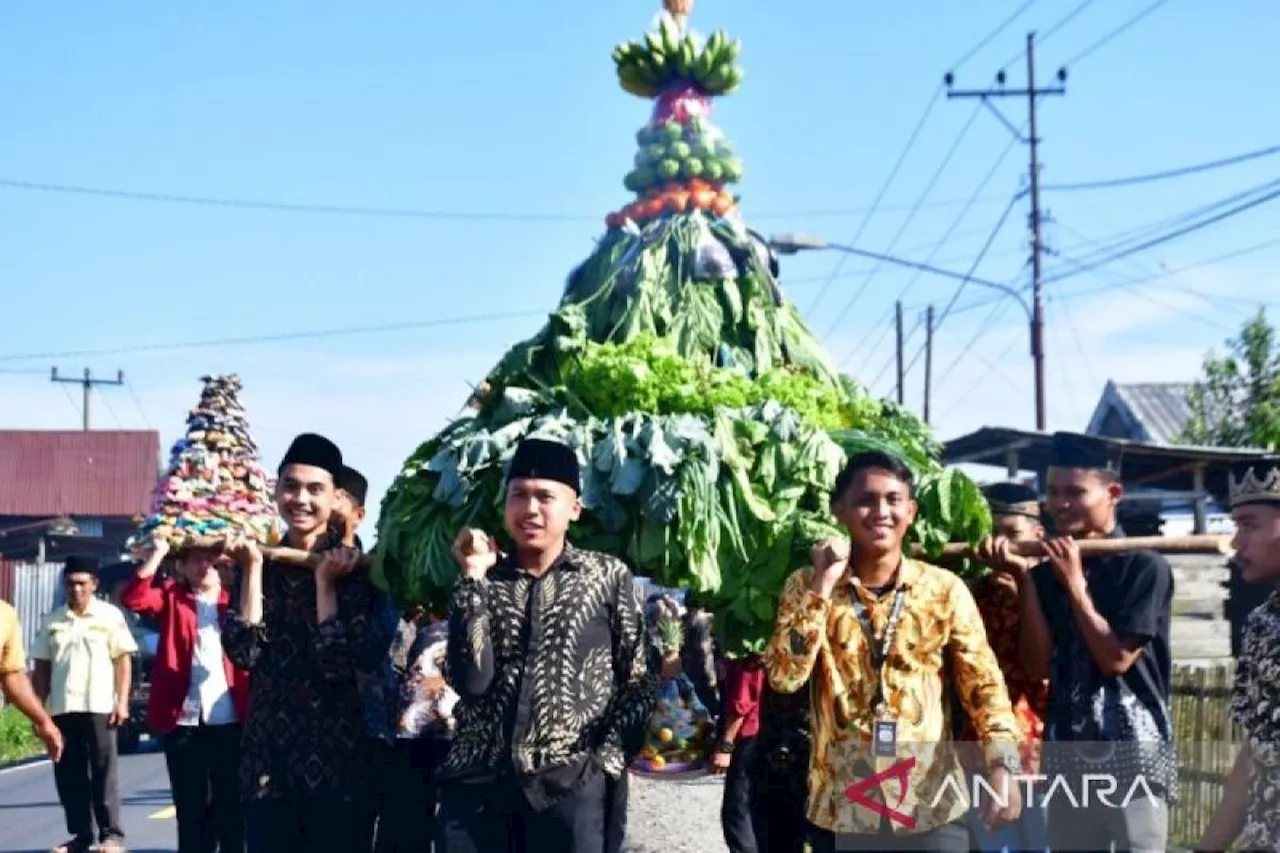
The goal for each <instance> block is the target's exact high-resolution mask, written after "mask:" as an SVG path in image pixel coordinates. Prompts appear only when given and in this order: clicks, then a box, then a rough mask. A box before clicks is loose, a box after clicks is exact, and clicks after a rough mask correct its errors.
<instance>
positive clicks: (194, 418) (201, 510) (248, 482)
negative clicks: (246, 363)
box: [128, 374, 279, 557]
mask: <svg viewBox="0 0 1280 853" xmlns="http://www.w3.org/2000/svg"><path fill="white" fill-rule="evenodd" d="M201 381H203V382H204V391H203V393H201V395H200V402H199V404H197V405H196V407H195V408H194V409H192V410H191V413H190V415H188V417H187V433H186V435H185V436H184V437H182V438H180V439H178V441H177V442H176V443H175V444H174V445H173V450H172V451H171V453H170V457H169V468H168V474H167V476H166V477H165V478H164V479H162V480H161V481H160V483H159V484H158V485H157V487H156V492H155V498H154V500H153V502H152V509H151V514H150V515H149V516H148V517H147V518H146V519H145V520H144V521H143V522H142V524H141V525H140V526H139V528H138V531H137V533H135V534H134V536H133V537H131V538H130V540H129V542H128V549H129V551H130V552H131V553H133V554H134V556H135V557H137V556H140V555H141V553H142V552H143V551H144V550H145V549H146V546H147V543H148V542H149V541H150V540H151V538H152V537H153V536H154V534H155V532H156V531H157V530H163V531H165V533H166V535H167V537H168V540H169V546H170V548H171V549H173V550H175V551H178V550H182V549H183V548H189V547H192V546H194V545H204V544H210V543H214V542H216V541H217V540H219V539H222V538H223V537H226V536H230V535H233V534H237V533H242V534H245V535H248V536H251V537H253V538H254V539H256V540H257V541H259V542H262V543H264V544H268V545H274V544H276V543H277V542H278V541H279V524H278V521H277V516H276V509H275V502H274V500H273V498H272V491H273V488H274V483H273V482H272V481H271V479H270V478H269V477H268V476H267V474H266V472H265V471H264V470H263V468H262V465H261V464H260V463H259V461H258V446H257V445H256V444H255V443H254V441H253V438H252V437H251V436H250V435H249V424H248V421H247V419H246V418H245V413H244V408H243V407H242V406H241V405H240V390H241V387H242V386H241V384H240V377H238V376H236V375H234V374H230V375H226V376H205V377H202V380H201Z"/></svg>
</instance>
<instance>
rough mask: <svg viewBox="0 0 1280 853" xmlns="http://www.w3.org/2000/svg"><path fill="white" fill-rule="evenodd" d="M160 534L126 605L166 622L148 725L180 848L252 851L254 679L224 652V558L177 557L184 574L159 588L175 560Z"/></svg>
mask: <svg viewBox="0 0 1280 853" xmlns="http://www.w3.org/2000/svg"><path fill="white" fill-rule="evenodd" d="M159 533H160V534H161V535H158V536H157V537H155V538H154V539H153V540H152V550H151V554H150V556H149V557H148V558H147V560H146V562H144V563H143V564H142V565H141V566H139V567H138V570H137V572H136V573H135V574H134V576H133V579H132V580H131V581H130V582H129V583H128V585H127V586H126V587H125V588H124V590H123V592H122V593H121V594H120V600H121V602H122V603H123V604H124V606H125V607H127V608H128V609H130V610H132V611H133V612H135V613H137V614H139V615H142V616H149V617H152V618H154V619H156V620H157V621H158V622H159V623H160V643H159V648H158V650H157V652H156V657H155V660H154V661H153V662H152V664H151V701H150V704H149V705H148V707H147V727H148V728H149V729H150V730H151V731H152V732H153V733H155V734H156V735H158V736H160V737H161V738H162V739H163V741H164V755H165V763H166V764H167V765H168V768H169V786H170V788H171V789H172V791H173V805H174V809H175V810H176V812H177V818H178V851H179V853H210V851H213V850H215V849H216V850H218V851H219V853H244V814H243V810H242V809H241V806H240V792H239V781H238V772H239V765H240V724H241V722H242V721H243V720H244V719H245V711H246V702H247V698H248V674H247V673H245V672H244V671H243V670H239V669H236V668H235V667H234V666H232V665H231V662H230V661H229V660H228V659H227V656H226V655H225V654H224V652H223V650H222V624H223V620H224V619H225V618H226V614H227V602H228V600H229V598H230V596H229V593H228V591H227V590H226V589H224V588H223V586H222V582H221V578H220V576H219V571H218V569H219V562H220V560H221V559H222V555H221V552H220V551H218V550H186V551H182V552H180V553H179V554H177V555H176V556H177V567H176V571H175V573H174V574H175V577H174V578H165V579H162V580H159V581H157V580H156V577H155V575H156V570H157V569H159V568H160V564H161V563H162V562H164V559H165V557H166V556H168V554H169V545H168V541H167V539H166V538H165V537H164V535H163V532H162V531H161V532H159ZM215 844H216V845H217V846H216V847H215Z"/></svg>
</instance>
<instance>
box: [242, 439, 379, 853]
mask: <svg viewBox="0 0 1280 853" xmlns="http://www.w3.org/2000/svg"><path fill="white" fill-rule="evenodd" d="M342 472H343V464H342V453H341V452H340V451H339V450H338V448H337V447H336V446H335V445H334V444H333V442H331V441H329V440H328V439H326V438H324V437H322V436H318V435H314V434H310V433H308V434H304V435H300V436H298V437H297V438H296V439H294V442H293V444H292V445H291V446H290V447H289V450H288V452H287V453H286V454H285V457H284V461H283V462H281V464H280V469H279V472H278V473H279V480H278V482H277V485H276V503H277V505H278V507H279V510H280V515H281V516H282V517H283V519H284V521H285V523H286V524H287V525H288V532H287V534H286V536H285V544H286V545H288V546H289V547H292V548H298V549H301V550H305V551H313V552H322V557H321V558H320V560H319V562H318V564H317V565H316V566H315V568H314V569H311V568H305V567H297V566H292V565H286V564H283V563H276V562H272V561H264V560H263V556H262V552H261V551H260V550H259V549H258V546H257V544H256V543H254V542H252V541H249V540H246V539H239V540H237V541H236V542H234V543H232V545H231V547H230V550H231V552H232V553H234V554H235V556H236V557H237V559H238V560H239V562H240V565H241V570H242V571H243V573H244V577H243V578H242V584H241V586H242V594H241V603H240V612H239V613H233V614H231V615H230V616H229V618H228V620H227V624H226V626H225V628H224V629H223V645H224V647H225V648H226V650H227V654H228V656H230V658H231V660H232V661H233V662H234V663H236V664H237V665H238V666H240V667H242V668H244V669H247V670H249V673H250V677H249V713H248V719H247V720H246V722H245V727H244V740H243V744H242V750H243V757H242V759H241V764H240V788H241V795H242V797H243V798H244V800H245V804H246V805H245V810H246V817H247V823H248V833H247V845H246V847H247V850H248V851H249V853H267V851H277V850H289V851H302V853H318V851H334V853H351V851H356V850H359V849H361V844H362V842H363V841H366V839H365V829H366V827H367V822H366V820H365V815H366V814H367V792H368V790H369V784H370V780H369V775H370V773H369V766H368V755H367V753H366V751H365V750H364V748H363V747H364V746H365V742H364V740H363V737H362V736H363V733H364V724H365V723H364V717H363V707H362V702H361V697H360V689H359V684H358V679H357V672H358V671H366V672H367V671H372V670H376V668H377V666H378V665H379V663H381V661H382V658H383V656H384V655H385V654H386V653H387V647H388V646H389V645H390V642H391V636H390V633H389V632H388V631H387V630H386V628H385V624H384V621H383V620H382V619H381V618H380V613H381V612H382V607H383V601H384V598H383V594H382V593H381V592H380V591H379V590H378V589H377V588H376V587H374V585H373V583H372V581H371V580H370V579H369V576H368V573H367V572H366V571H364V570H363V569H361V568H360V567H359V564H360V552H359V551H358V550H356V549H355V548H348V547H343V546H342V544H341V543H340V542H339V541H338V538H337V536H335V535H334V532H333V531H332V530H331V528H330V525H329V522H330V516H331V514H332V513H333V509H334V506H335V503H336V501H337V487H336V485H335V481H336V479H337V478H339V477H341V476H342ZM365 849H368V848H367V847H366V848H365Z"/></svg>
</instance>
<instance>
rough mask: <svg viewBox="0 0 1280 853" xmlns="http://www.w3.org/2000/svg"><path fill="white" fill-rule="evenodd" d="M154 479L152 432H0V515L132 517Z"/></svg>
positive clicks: (156, 454) (156, 443) (145, 504)
mask: <svg viewBox="0 0 1280 853" xmlns="http://www.w3.org/2000/svg"><path fill="white" fill-rule="evenodd" d="M159 476H160V434H159V433H158V432H155V431H154V430H152V431H133V430H92V431H89V432H84V431H76V432H69V431H68V432H64V431H54V430H0V515H19V516H36V517H52V516H62V515H70V516H76V515H79V516H99V517H102V516H133V515H136V514H139V513H145V512H147V510H148V509H150V506H151V493H152V491H153V490H154V489H155V486H156V480H157V479H158V478H159Z"/></svg>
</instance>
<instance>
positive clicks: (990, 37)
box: [951, 0, 1092, 68]
mask: <svg viewBox="0 0 1280 853" xmlns="http://www.w3.org/2000/svg"><path fill="white" fill-rule="evenodd" d="M1035 2H1036V0H1027V2H1025V3H1023V4H1022V5H1021V6H1019V7H1018V8H1017V9H1015V10H1014V11H1013V12H1012V13H1011V14H1010V15H1009V17H1007V18H1005V19H1004V20H1003V21H1001V22H1000V23H999V24H998V25H996V28H995V29H994V30H992V31H991V32H990V33H988V34H987V36H986V37H985V38H983V39H982V41H980V42H978V43H977V44H976V45H974V46H973V47H972V48H971V49H970V50H969V52H968V53H966V54H965V55H964V56H962V57H960V58H959V59H958V60H956V61H955V62H953V63H951V67H952V68H959V67H960V66H961V65H964V64H965V63H966V62H968V61H969V60H970V59H973V58H974V57H975V56H977V55H978V54H979V53H980V52H981V51H982V49H983V48H984V47H986V46H987V45H989V44H991V42H993V41H995V40H996V38H997V37H998V36H999V35H1000V34H1001V33H1003V32H1004V31H1005V30H1006V29H1008V28H1009V25H1010V24H1012V23H1013V22H1014V21H1016V20H1017V19H1018V18H1020V17H1021V16H1022V13H1023V12H1025V11H1027V10H1028V9H1030V8H1031V6H1032V5H1033V4H1034V3H1035ZM1090 2H1092V0H1090Z"/></svg>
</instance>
